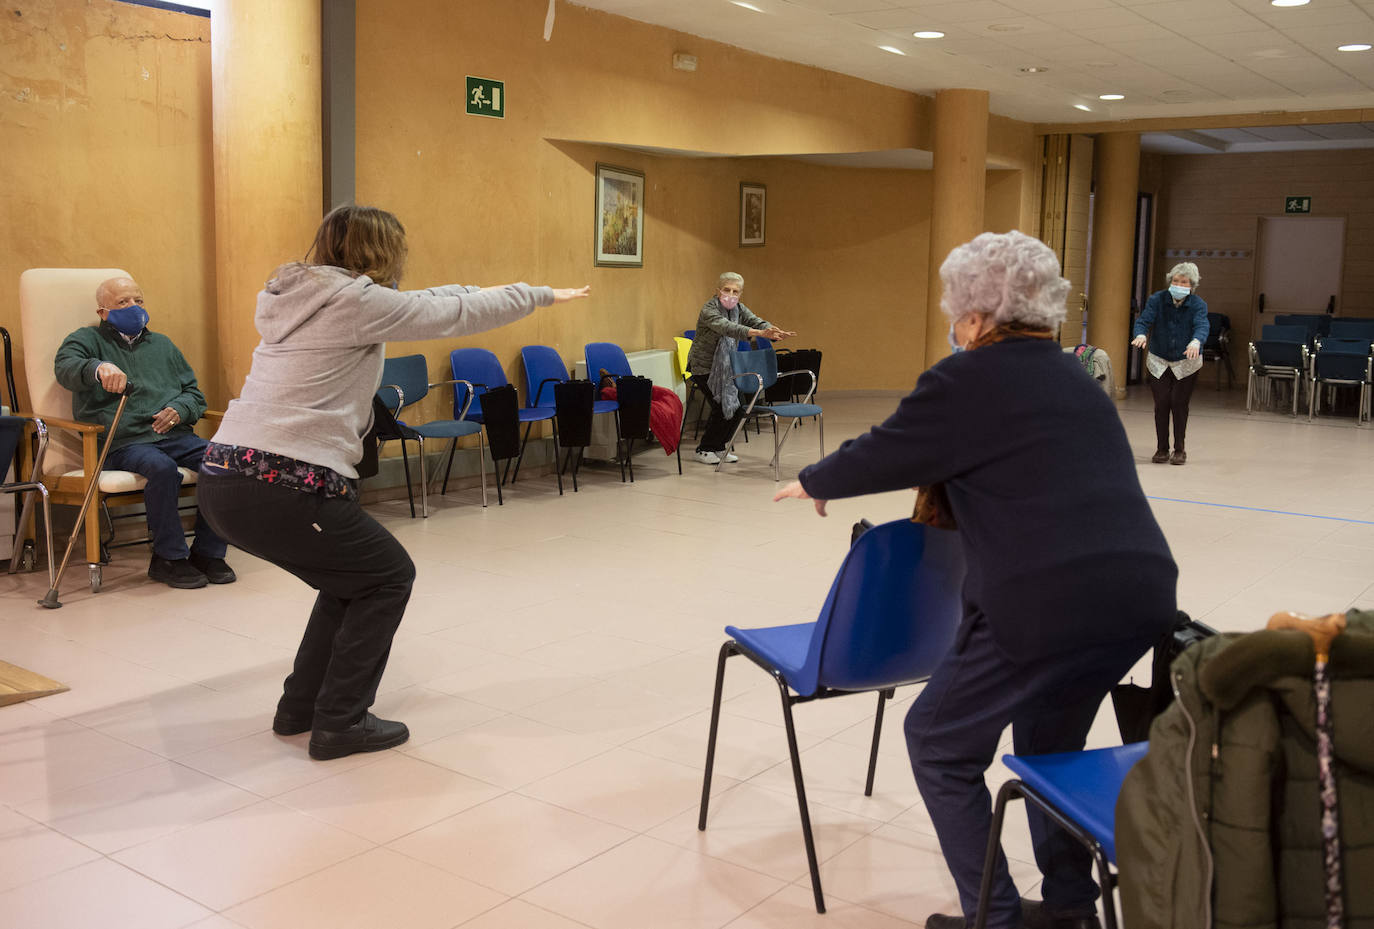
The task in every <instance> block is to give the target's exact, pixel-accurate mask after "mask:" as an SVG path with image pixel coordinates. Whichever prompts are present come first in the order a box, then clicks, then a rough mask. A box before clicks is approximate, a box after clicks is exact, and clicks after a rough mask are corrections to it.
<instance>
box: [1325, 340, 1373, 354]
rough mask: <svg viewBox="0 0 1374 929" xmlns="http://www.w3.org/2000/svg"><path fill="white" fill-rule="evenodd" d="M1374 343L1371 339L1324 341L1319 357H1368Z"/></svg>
mask: <svg viewBox="0 0 1374 929" xmlns="http://www.w3.org/2000/svg"><path fill="white" fill-rule="evenodd" d="M1372 344H1374V341H1371V340H1370V339H1338V338H1334V337H1328V338H1325V339H1322V344H1321V348H1320V350H1318V352H1317V354H1318V355H1368V354H1369V351H1370V346H1371V345H1372Z"/></svg>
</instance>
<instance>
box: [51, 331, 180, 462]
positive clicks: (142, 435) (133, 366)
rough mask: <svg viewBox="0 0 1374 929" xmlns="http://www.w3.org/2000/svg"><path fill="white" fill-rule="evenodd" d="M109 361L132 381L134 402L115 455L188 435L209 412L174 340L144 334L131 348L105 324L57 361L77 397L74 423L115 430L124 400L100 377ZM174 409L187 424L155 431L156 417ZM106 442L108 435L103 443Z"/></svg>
mask: <svg viewBox="0 0 1374 929" xmlns="http://www.w3.org/2000/svg"><path fill="white" fill-rule="evenodd" d="M106 361H108V362H110V363H111V364H114V365H117V366H118V367H119V369H120V370H122V371H123V372H124V373H125V374H127V375H128V376H129V402H128V404H127V405H126V406H125V407H124V415H123V416H122V417H121V418H120V421H119V432H118V434H116V435H115V436H114V437H113V439H111V440H110V441H112V442H113V444H112V445H111V446H110V447H111V448H112V449H114V448H120V447H121V446H124V445H136V444H139V443H147V442H160V441H162V440H163V439H164V438H167V437H168V436H173V435H185V434H186V433H189V432H190V431H191V427H192V426H193V425H194V424H195V421H196V420H198V419H200V417H201V414H203V413H204V412H205V395H204V394H202V393H201V392H200V388H199V387H197V386H196V374H195V372H194V371H192V370H191V366H190V365H189V364H187V363H186V359H185V358H184V357H182V354H181V352H180V351H178V350H177V347H176V346H175V345H173V344H172V340H171V339H169V338H167V337H166V336H165V335H160V334H159V333H156V332H151V331H149V330H147V329H144V330H143V331H142V332H141V333H139V334H138V336H136V337H135V338H134V339H133V341H132V342H130V341H126V340H125V338H124V336H123V335H122V334H121V333H120V332H119V330H118V329H116V328H115V327H114V326H112V325H110V324H109V323H108V322H102V323H101V324H100V325H98V326H85V327H83V328H81V329H78V330H76V331H75V332H73V333H72V334H71V335H69V336H67V338H66V339H65V340H63V342H62V346H61V347H60V348H58V350H57V357H56V358H55V359H54V360H53V372H54V373H55V374H56V375H57V382H58V383H59V384H61V385H62V386H63V387H65V388H67V389H68V390H70V391H71V392H72V418H73V419H76V420H79V421H81V422H87V423H99V424H100V425H102V426H104V427H105V428H106V429H107V430H108V429H109V427H110V422H111V421H112V420H113V419H114V412H115V407H117V406H118V405H119V395H118V394H112V393H110V392H109V391H107V390H106V389H105V388H104V387H101V386H100V381H99V380H97V379H96V376H95V371H96V368H99V367H100V365H101V363H102V362H106ZM169 406H170V407H171V408H172V409H174V410H176V411H177V415H178V416H180V417H181V422H180V423H178V424H177V425H175V426H173V427H172V428H171V429H169V430H168V431H167V432H165V433H162V434H161V435H159V434H158V433H156V432H154V431H153V417H154V416H156V415H157V414H158V413H160V412H162V410H163V409H164V408H166V407H169ZM105 438H106V436H105V435H103V434H102V436H101V439H102V442H103V441H104V440H105Z"/></svg>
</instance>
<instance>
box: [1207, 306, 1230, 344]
mask: <svg viewBox="0 0 1374 929" xmlns="http://www.w3.org/2000/svg"><path fill="white" fill-rule="evenodd" d="M1230 331H1231V317H1229V316H1227V315H1226V314H1225V313H1208V314H1207V343H1206V344H1205V345H1204V346H1203V348H1209V349H1218V348H1220V347H1221V337H1222V335H1223V334H1224V333H1227V332H1230Z"/></svg>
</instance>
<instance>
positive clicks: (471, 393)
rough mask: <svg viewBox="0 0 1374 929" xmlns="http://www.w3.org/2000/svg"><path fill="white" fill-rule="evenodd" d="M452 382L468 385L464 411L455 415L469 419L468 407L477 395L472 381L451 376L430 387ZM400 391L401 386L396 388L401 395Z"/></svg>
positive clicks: (446, 384) (456, 417)
mask: <svg viewBox="0 0 1374 929" xmlns="http://www.w3.org/2000/svg"><path fill="white" fill-rule="evenodd" d="M450 384H462V385H463V386H464V387H466V388H467V389H468V398H467V402H465V403H464V404H463V411H462V412H461V413H459V414H458V415H457V416H455V417H453V418H454V419H467V417H468V409H469V407H471V406H472V401H473V400H474V399H475V398H476V397H477V388H476V387H474V386H473V384H472V381H465V380H463V379H462V378H461V377H456V378H450V379H449V380H447V381H438V382H436V383H434V384H430V385H429V386H430V387H447V386H449V385H450ZM483 386H486V385H483ZM400 392H401V391H400V388H399V387H398V388H397V389H396V393H397V395H399V394H400Z"/></svg>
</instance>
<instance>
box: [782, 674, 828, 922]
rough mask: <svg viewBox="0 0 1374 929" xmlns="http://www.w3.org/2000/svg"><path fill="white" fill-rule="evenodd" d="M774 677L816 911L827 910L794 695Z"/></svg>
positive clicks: (783, 683)
mask: <svg viewBox="0 0 1374 929" xmlns="http://www.w3.org/2000/svg"><path fill="white" fill-rule="evenodd" d="M773 677H774V678H775V679H776V680H777V682H778V691H779V693H780V694H781V696H782V719H783V722H784V723H785V724H786V726H787V751H788V754H790V755H791V756H792V780H793V782H794V783H795V784H796V785H797V810H798V812H800V813H801V826H802V839H803V841H805V843H806V864H807V866H808V867H809V868H810V869H811V893H812V895H813V896H814V897H815V898H816V912H817V913H824V912H825V897H824V896H822V894H821V869H820V866H819V865H817V863H816V839H815V837H814V836H813V835H812V834H811V812H810V810H808V809H807V806H806V786H805V785H804V784H803V783H802V770H801V754H800V753H799V752H798V751H797V730H796V728H795V727H794V726H793V725H792V695H791V694H789V693H788V692H787V682H786V681H784V680H783V679H782V675H781V674H779V673H778V672H777V671H774V672H773Z"/></svg>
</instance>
